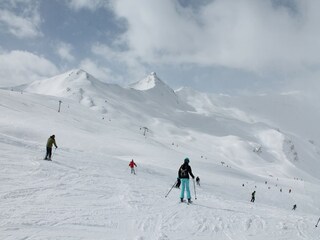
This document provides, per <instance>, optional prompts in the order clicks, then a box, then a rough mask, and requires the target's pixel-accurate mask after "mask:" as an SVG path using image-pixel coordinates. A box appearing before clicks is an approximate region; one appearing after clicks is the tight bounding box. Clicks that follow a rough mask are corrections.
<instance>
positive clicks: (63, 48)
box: [56, 42, 75, 62]
mask: <svg viewBox="0 0 320 240" xmlns="http://www.w3.org/2000/svg"><path fill="white" fill-rule="evenodd" d="M72 49H73V47H72V45H71V44H68V43H65V42H60V43H58V44H57V47H56V52H57V54H58V56H59V57H60V58H61V59H63V60H67V61H69V62H72V61H74V59H75V58H74V56H73V55H72V54H71V51H72Z"/></svg>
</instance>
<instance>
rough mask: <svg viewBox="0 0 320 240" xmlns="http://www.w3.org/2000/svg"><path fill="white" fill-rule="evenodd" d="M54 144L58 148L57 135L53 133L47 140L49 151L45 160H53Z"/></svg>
mask: <svg viewBox="0 0 320 240" xmlns="http://www.w3.org/2000/svg"><path fill="white" fill-rule="evenodd" d="M52 145H54V146H55V147H56V148H58V146H57V144H56V140H55V135H52V136H50V137H49V138H48V141H47V153H46V156H45V158H44V160H50V161H51V155H52Z"/></svg>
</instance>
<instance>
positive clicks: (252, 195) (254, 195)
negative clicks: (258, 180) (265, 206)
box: [251, 191, 256, 202]
mask: <svg viewBox="0 0 320 240" xmlns="http://www.w3.org/2000/svg"><path fill="white" fill-rule="evenodd" d="M255 200H256V191H253V193H251V202H254V201H255Z"/></svg>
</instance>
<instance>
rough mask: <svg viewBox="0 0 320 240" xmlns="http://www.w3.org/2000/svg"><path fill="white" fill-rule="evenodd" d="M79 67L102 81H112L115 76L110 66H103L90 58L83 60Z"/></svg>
mask: <svg viewBox="0 0 320 240" xmlns="http://www.w3.org/2000/svg"><path fill="white" fill-rule="evenodd" d="M79 67H80V68H81V69H83V70H84V71H86V72H88V73H90V74H92V75H93V76H94V77H95V78H97V79H99V80H100V81H104V82H111V81H112V80H114V78H115V76H114V75H113V74H112V71H111V70H110V69H109V68H106V67H101V66H99V65H98V64H97V63H96V62H94V61H92V60H91V59H89V58H86V59H84V60H82V61H81V63H80V65H79Z"/></svg>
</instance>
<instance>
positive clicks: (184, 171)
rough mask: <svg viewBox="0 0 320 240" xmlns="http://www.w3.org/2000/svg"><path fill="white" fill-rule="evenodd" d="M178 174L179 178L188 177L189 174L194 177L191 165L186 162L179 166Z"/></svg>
mask: <svg viewBox="0 0 320 240" xmlns="http://www.w3.org/2000/svg"><path fill="white" fill-rule="evenodd" d="M178 175H179V178H188V179H189V175H190V176H191V177H192V178H194V176H193V174H192V170H191V167H190V166H189V164H188V163H184V164H182V165H181V167H180V168H179V171H178Z"/></svg>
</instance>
